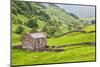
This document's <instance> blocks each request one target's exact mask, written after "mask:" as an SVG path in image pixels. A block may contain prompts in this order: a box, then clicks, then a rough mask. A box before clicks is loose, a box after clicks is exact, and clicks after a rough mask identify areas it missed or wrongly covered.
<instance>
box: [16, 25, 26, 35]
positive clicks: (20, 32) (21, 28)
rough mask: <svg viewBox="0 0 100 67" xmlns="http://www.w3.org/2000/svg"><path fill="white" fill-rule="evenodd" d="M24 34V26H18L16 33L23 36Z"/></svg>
mask: <svg viewBox="0 0 100 67" xmlns="http://www.w3.org/2000/svg"><path fill="white" fill-rule="evenodd" d="M23 32H24V28H23V27H22V26H18V27H17V28H16V33H17V34H22V33H23Z"/></svg>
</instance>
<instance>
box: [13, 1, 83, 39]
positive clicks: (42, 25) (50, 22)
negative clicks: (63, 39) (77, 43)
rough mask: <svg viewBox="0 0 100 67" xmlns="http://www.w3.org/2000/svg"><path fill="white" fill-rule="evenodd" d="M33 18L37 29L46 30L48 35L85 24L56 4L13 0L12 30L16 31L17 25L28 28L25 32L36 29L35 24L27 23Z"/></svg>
mask: <svg viewBox="0 0 100 67" xmlns="http://www.w3.org/2000/svg"><path fill="white" fill-rule="evenodd" d="M31 19H33V20H34V21H36V24H37V26H38V27H37V28H36V30H37V31H42V32H45V33H46V34H47V36H48V37H50V36H53V35H54V34H58V35H60V34H62V33H65V32H67V31H70V30H73V29H77V28H79V27H82V24H84V23H83V22H80V20H79V19H76V18H75V17H74V16H72V15H70V14H69V13H68V12H66V11H65V10H63V9H62V8H60V7H58V6H56V5H54V4H44V3H30V2H18V1H12V24H13V25H12V27H13V28H12V32H14V33H15V32H16V29H15V28H16V27H17V26H22V27H23V28H24V29H25V30H27V31H25V32H24V33H29V32H31V31H34V30H32V29H33V28H35V27H34V26H33V27H31V28H30V27H28V25H27V24H28V23H29V22H28V21H29V20H31ZM30 29H31V30H30Z"/></svg>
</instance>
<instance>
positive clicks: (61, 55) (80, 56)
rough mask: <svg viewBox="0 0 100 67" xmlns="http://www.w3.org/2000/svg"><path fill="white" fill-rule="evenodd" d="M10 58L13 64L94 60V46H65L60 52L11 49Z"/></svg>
mask: <svg viewBox="0 0 100 67" xmlns="http://www.w3.org/2000/svg"><path fill="white" fill-rule="evenodd" d="M12 59H13V60H12V64H13V65H30V64H48V63H62V62H80V61H95V46H89V45H80V46H72V47H66V48H65V51H62V52H28V51H22V50H18V49H13V50H12Z"/></svg>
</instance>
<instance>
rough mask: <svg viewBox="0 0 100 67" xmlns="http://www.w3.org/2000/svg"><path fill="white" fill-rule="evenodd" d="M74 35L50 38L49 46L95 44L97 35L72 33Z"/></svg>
mask: <svg viewBox="0 0 100 67" xmlns="http://www.w3.org/2000/svg"><path fill="white" fill-rule="evenodd" d="M71 34H74V35H72V36H71V35H65V36H62V37H59V38H50V39H48V45H50V46H51V45H58V46H59V45H64V44H74V43H81V42H95V33H88V34H84V33H77V35H75V34H76V33H71Z"/></svg>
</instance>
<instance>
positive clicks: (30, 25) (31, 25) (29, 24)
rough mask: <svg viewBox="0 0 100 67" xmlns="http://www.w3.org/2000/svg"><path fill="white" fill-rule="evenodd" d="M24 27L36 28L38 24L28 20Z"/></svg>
mask: <svg viewBox="0 0 100 67" xmlns="http://www.w3.org/2000/svg"><path fill="white" fill-rule="evenodd" d="M26 25H27V26H28V27H30V28H37V27H38V24H37V22H36V20H34V19H31V20H29V21H28V22H27V24H26Z"/></svg>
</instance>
